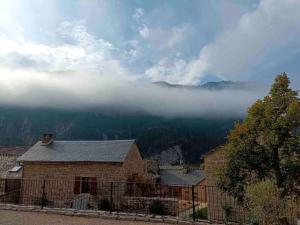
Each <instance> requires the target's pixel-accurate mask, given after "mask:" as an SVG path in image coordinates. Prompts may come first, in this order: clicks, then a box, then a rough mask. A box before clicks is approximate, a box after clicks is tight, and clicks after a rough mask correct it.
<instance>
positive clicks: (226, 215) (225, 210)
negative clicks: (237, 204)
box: [222, 204, 232, 222]
mask: <svg viewBox="0 0 300 225" xmlns="http://www.w3.org/2000/svg"><path fill="white" fill-rule="evenodd" d="M222 209H223V213H224V220H225V221H226V222H228V221H230V217H231V214H232V206H231V205H229V204H225V205H222Z"/></svg>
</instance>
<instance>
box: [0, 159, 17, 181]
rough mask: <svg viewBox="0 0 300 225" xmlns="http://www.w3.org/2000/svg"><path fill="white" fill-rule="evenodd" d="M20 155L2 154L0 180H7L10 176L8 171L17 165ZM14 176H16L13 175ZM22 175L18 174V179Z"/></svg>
mask: <svg viewBox="0 0 300 225" xmlns="http://www.w3.org/2000/svg"><path fill="white" fill-rule="evenodd" d="M18 157H19V155H14V154H0V178H5V177H7V175H8V170H9V169H11V168H13V167H14V166H15V165H16V161H17V158H18ZM11 175H12V176H14V174H11ZM19 175H20V173H17V176H16V177H19Z"/></svg>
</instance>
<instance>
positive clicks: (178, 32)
mask: <svg viewBox="0 0 300 225" xmlns="http://www.w3.org/2000/svg"><path fill="white" fill-rule="evenodd" d="M190 32H192V31H191V28H190V26H188V25H183V26H178V27H173V28H172V29H171V35H170V36H171V37H170V38H169V40H168V44H167V45H168V47H173V46H174V45H176V44H177V43H180V42H182V41H183V40H184V38H185V37H186V36H187V35H189V33H190Z"/></svg>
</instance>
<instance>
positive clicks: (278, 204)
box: [245, 180, 289, 225]
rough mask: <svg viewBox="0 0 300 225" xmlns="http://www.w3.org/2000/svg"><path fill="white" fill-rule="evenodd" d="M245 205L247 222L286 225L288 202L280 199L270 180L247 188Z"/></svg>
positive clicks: (279, 193) (275, 187) (279, 194)
mask: <svg viewBox="0 0 300 225" xmlns="http://www.w3.org/2000/svg"><path fill="white" fill-rule="evenodd" d="M245 205H246V206H247V208H248V209H249V215H248V217H249V220H252V221H256V223H257V222H260V224H263V225H284V224H288V223H287V218H286V217H285V216H286V211H287V208H288V205H289V200H288V198H286V197H285V198H282V197H281V192H280V190H279V189H278V187H277V186H276V185H275V184H274V183H273V182H272V181H270V180H266V181H260V182H258V183H255V184H251V185H249V186H247V188H246V192H245ZM252 223H253V222H252Z"/></svg>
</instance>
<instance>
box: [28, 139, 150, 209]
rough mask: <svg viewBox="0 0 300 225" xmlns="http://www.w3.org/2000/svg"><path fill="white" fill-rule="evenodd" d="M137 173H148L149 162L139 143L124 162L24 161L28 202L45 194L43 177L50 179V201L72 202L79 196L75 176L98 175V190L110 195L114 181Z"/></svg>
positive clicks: (46, 192) (47, 187)
mask: <svg viewBox="0 0 300 225" xmlns="http://www.w3.org/2000/svg"><path fill="white" fill-rule="evenodd" d="M133 174H137V175H138V176H139V177H144V176H145V164H144V161H143V160H142V158H141V155H140V153H139V151H138V148H137V146H136V145H133V146H132V148H131V150H130V151H129V153H128V155H127V157H126V158H125V160H124V162H123V163H101V162H99V163H98V162H86V163H80V162H76V163H75V162H74V163H72V162H65V163H63V162H62V163H49V162H48V163H47V162H24V167H23V185H22V198H23V202H24V204H33V203H35V202H37V201H38V200H39V199H41V198H42V190H43V185H44V184H43V180H46V183H45V196H46V198H47V200H48V201H49V204H55V205H56V206H58V207H63V206H69V205H70V204H71V202H72V201H73V200H74V198H75V195H74V185H75V177H78V176H79V177H96V179H97V194H98V195H102V197H107V196H108V195H109V193H110V182H115V183H117V182H126V181H127V179H128V177H129V176H131V175H133ZM115 185H117V184H115ZM123 192H125V188H118V194H119V195H122V194H123Z"/></svg>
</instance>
